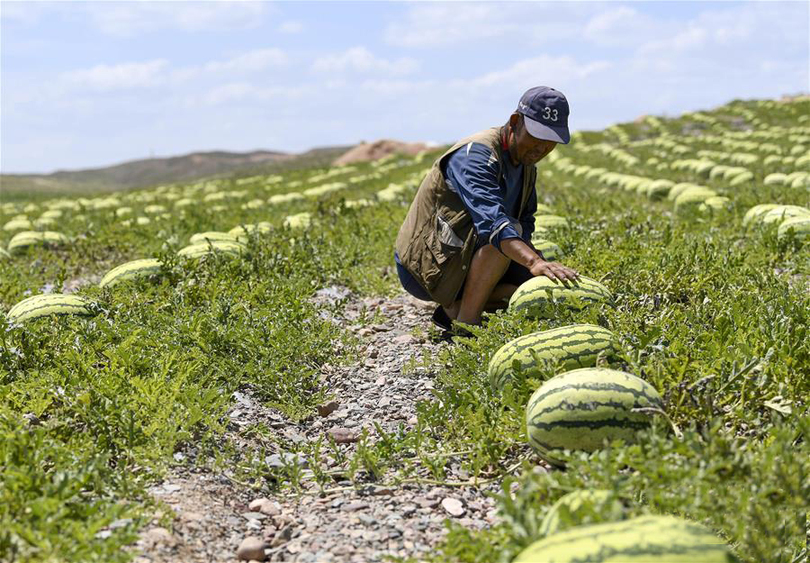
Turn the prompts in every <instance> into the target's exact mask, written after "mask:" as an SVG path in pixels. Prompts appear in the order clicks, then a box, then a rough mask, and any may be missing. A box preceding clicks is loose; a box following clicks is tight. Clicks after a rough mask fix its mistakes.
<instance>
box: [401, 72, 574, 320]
mask: <svg viewBox="0 0 810 563" xmlns="http://www.w3.org/2000/svg"><path fill="white" fill-rule="evenodd" d="M568 113H569V109H568V101H567V100H566V98H565V96H564V95H563V94H562V92H559V91H557V90H555V89H553V88H548V87H545V86H538V87H535V88H531V89H530V90H528V91H527V92H526V93H525V94H523V97H522V98H521V99H520V102H519V103H518V107H517V110H516V111H515V112H514V113H513V114H512V115H511V116H509V121H508V122H507V123H506V124H505V125H503V126H501V127H493V128H490V129H486V130H484V131H481V132H479V133H476V134H474V135H472V136H470V137H467V138H466V139H463V140H461V141H459V142H458V143H456V144H455V145H453V147H451V148H450V150H448V151H447V152H446V153H444V154H443V155H442V156H441V157H440V158H439V159H438V160H436V162H435V163H434V164H433V167H432V168H431V170H430V172H429V173H428V175H427V176H426V177H425V179H424V180H423V181H422V184H421V186H420V187H419V191H418V192H417V194H416V197H415V198H414V201H413V203H412V204H411V207H410V209H409V211H408V215H407V217H406V218H405V222H404V223H403V225H402V227H401V228H400V230H399V235H398V236H397V240H396V251H395V252H394V260H395V261H396V264H397V272H398V274H399V278H400V281H401V282H402V286H403V287H404V288H405V290H406V291H408V293H410V294H411V295H413V296H414V297H416V298H417V299H421V300H424V301H434V302H437V303H439V306H438V307H437V308H436V311H435V313H434V314H433V321H434V322H435V323H436V324H437V325H439V326H440V327H442V328H443V329H445V331H447V332H446V336H449V335H450V334H452V333H451V331H452V321H453V320H456V321H458V322H461V323H465V324H469V325H480V324H481V315H482V313H483V311H484V310H487V311H492V310H497V309H500V308H503V307H505V305H506V302H507V301H508V300H509V298H510V297H511V296H512V294H513V293H514V292H515V290H516V289H517V288H518V286H519V285H520V284H522V283H523V282H525V281H527V280H529V279H531V278H532V277H533V276H541V275H544V276H547V277H549V278H551V279H553V280H559V281H560V282H562V283H568V282H569V281H574V280H576V279H577V278H578V277H579V274H578V273H577V272H575V271H574V270H572V269H571V268H567V267H565V266H563V265H561V264H558V263H556V262H547V261H546V260H545V259H544V258H543V255H542V253H541V252H540V251H538V250H536V249H535V248H534V246H533V245H532V243H531V237H532V233H533V232H534V213H535V212H536V210H537V192H536V191H535V182H536V180H537V169H536V168H535V164H536V163H537V162H539V161H540V160H542V159H543V158H545V157H546V156H547V155H548V154H549V153H550V152H551V151H552V150H554V147H556V146H557V143H563V144H567V143H568V142H569V140H570V134H569V132H568ZM459 332H460V331H457V333H459ZM461 333H463V332H461Z"/></svg>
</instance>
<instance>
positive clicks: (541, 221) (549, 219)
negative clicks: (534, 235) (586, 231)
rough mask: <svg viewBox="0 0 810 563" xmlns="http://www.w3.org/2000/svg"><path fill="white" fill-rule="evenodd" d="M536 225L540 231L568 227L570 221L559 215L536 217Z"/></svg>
mask: <svg viewBox="0 0 810 563" xmlns="http://www.w3.org/2000/svg"><path fill="white" fill-rule="evenodd" d="M534 224H535V226H536V227H537V228H540V229H550V228H554V227H567V226H568V219H566V218H565V217H560V216H559V215H535V216H534Z"/></svg>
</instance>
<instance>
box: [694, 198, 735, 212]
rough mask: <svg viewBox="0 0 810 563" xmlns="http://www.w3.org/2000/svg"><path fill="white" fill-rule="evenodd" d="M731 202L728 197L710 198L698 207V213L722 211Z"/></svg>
mask: <svg viewBox="0 0 810 563" xmlns="http://www.w3.org/2000/svg"><path fill="white" fill-rule="evenodd" d="M730 201H731V200H729V199H728V198H727V197H723V196H719V195H718V196H714V197H710V198H708V199H707V200H706V201H704V202H703V203H701V204H700V205H699V206H698V211H702V212H706V211H720V210H723V209H725V208H726V207H727V206H728V204H729V202H730Z"/></svg>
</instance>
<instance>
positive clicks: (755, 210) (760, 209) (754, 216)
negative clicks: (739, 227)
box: [743, 203, 779, 225]
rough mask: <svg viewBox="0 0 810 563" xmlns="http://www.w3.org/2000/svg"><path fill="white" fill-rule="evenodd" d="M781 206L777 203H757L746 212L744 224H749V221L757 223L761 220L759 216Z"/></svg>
mask: <svg viewBox="0 0 810 563" xmlns="http://www.w3.org/2000/svg"><path fill="white" fill-rule="evenodd" d="M776 207H779V204H777V203H760V204H759V205H755V206H754V207H752V208H751V209H749V210H748V211H746V212H745V216H744V217H743V225H747V224H748V223H751V222H753V223H756V222H758V221H759V218H760V217H761V216H762V215H764V214H765V213H767V212H768V211H770V210H771V209H775V208H776Z"/></svg>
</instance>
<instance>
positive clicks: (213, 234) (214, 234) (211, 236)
mask: <svg viewBox="0 0 810 563" xmlns="http://www.w3.org/2000/svg"><path fill="white" fill-rule="evenodd" d="M222 240H224V241H228V242H238V237H237V236H236V235H233V234H231V233H221V232H219V231H206V232H204V233H196V234H193V235H191V238H190V239H188V242H189V243H190V244H200V243H205V242H207V241H211V242H214V241H222Z"/></svg>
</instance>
